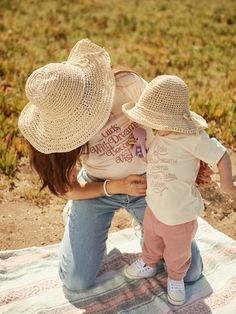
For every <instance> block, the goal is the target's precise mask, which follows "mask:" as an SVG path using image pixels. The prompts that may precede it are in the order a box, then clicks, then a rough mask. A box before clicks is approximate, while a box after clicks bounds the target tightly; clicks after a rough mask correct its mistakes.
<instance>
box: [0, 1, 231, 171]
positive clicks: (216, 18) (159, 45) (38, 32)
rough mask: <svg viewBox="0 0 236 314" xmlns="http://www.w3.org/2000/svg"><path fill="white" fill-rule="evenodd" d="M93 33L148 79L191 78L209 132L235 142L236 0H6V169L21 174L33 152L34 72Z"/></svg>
mask: <svg viewBox="0 0 236 314" xmlns="http://www.w3.org/2000/svg"><path fill="white" fill-rule="evenodd" d="M85 37H87V38H90V39H91V40H93V41H95V42H96V43H98V44H99V45H102V46H104V47H105V48H106V49H107V50H108V51H109V53H110V54H111V57H112V63H113V64H114V65H117V64H119V65H122V66H128V67H130V68H132V69H134V70H135V71H136V72H138V73H139V74H140V75H141V76H143V77H144V78H145V79H146V80H151V79H152V78H153V77H154V76H156V75H159V74H175V75H178V76H180V77H181V78H183V79H184V80H185V81H186V82H187V84H188V85H189V88H190V92H191V93H190V96H191V108H192V109H193V110H195V111H196V112H198V113H199V114H201V115H203V116H204V117H205V119H206V120H207V121H208V123H209V130H208V132H209V134H210V135H214V136H216V137H217V138H218V139H219V140H221V141H222V142H223V143H224V144H226V145H227V146H230V147H231V148H233V149H234V148H235V146H236V141H235V136H236V1H235V0H224V1H223V0H198V1H192V0H181V1H179V0H119V1H117V0H84V1H82V0H81V1H79V0H70V1H67V0H42V1H38V0H24V1H21V0H0V171H2V172H3V173H5V174H7V175H9V176H13V175H14V173H15V170H16V169H17V164H18V161H19V159H20V158H21V157H22V156H23V155H25V154H26V148H25V145H24V143H23V141H22V139H21V136H20V134H19V131H18V129H17V119H18V116H19V113H20V111H21V110H22V108H23V107H24V106H25V105H26V103H27V99H26V97H25V94H24V85H25V82H26V79H27V77H28V76H29V75H30V73H31V72H32V71H33V70H35V69H36V68H38V67H41V66H43V65H45V64H46V63H50V62H61V61H64V60H66V58H67V56H68V53H69V50H70V49H71V48H72V46H73V45H74V44H75V43H76V42H77V41H78V40H80V39H82V38H85Z"/></svg>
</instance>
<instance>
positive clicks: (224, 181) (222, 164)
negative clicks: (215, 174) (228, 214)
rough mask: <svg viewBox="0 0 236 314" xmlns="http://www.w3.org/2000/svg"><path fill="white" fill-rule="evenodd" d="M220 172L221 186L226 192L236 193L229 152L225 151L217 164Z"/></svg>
mask: <svg viewBox="0 0 236 314" xmlns="http://www.w3.org/2000/svg"><path fill="white" fill-rule="evenodd" d="M217 167H218V170H219V174H220V188H221V189H222V191H223V192H225V193H235V192H236V186H235V184H234V182H233V177H232V165H231V160H230V157H229V154H228V153H227V152H225V153H224V155H223V156H222V158H221V159H220V161H219V162H218V164H217Z"/></svg>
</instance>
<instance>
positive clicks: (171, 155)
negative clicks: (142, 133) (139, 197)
mask: <svg viewBox="0 0 236 314" xmlns="http://www.w3.org/2000/svg"><path fill="white" fill-rule="evenodd" d="M225 151H226V149H225V147H224V146H223V145H222V144H221V143H219V142H218V141H217V140H216V139H215V138H209V136H208V135H207V133H206V132H205V131H201V132H200V134H199V135H183V134H176V133H171V134H169V135H167V136H159V135H156V137H155V139H154V140H153V141H152V143H151V145H150V147H149V151H148V154H147V163H148V165H147V196H146V201H147V204H148V206H149V207H150V209H151V210H152V211H153V213H154V215H155V216H156V218H157V219H158V220H160V221H161V222H163V223H165V224H167V225H177V224H182V223H186V222H188V221H192V220H194V219H196V218H197V217H198V216H199V215H201V213H202V212H203V209H204V204H203V200H202V197H201V195H200V192H199V191H198V189H197V187H196V185H195V180H196V177H197V174H198V171H199V166H200V160H202V161H204V162H206V163H207V164H209V165H211V166H215V165H217V163H218V161H219V160H220V159H221V157H222V156H223V154H224V153H225Z"/></svg>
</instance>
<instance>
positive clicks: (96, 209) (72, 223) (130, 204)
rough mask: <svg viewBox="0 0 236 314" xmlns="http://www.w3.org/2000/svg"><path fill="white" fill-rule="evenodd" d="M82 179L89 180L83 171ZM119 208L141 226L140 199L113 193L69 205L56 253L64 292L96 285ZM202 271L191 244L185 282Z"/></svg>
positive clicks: (199, 257) (197, 255)
mask: <svg viewBox="0 0 236 314" xmlns="http://www.w3.org/2000/svg"><path fill="white" fill-rule="evenodd" d="M82 176H83V179H84V180H89V179H88V178H87V177H86V174H85V172H82ZM89 181H91V180H89ZM120 208H125V209H126V210H127V211H128V212H129V213H130V214H131V215H132V216H133V217H134V218H135V220H136V221H137V222H138V223H139V224H140V225H141V226H142V222H143V217H144V211H145V208H146V202H145V198H144V197H136V196H129V195H125V194H116V195H113V196H112V197H97V198H94V199H88V200H79V201H73V202H72V206H71V212H70V215H69V217H68V220H67V223H66V226H65V232H64V237H63V239H62V242H61V245H60V250H59V275H60V278H61V280H62V282H63V284H64V285H65V287H66V288H67V289H69V290H75V291H79V290H83V289H86V288H88V287H90V286H92V285H94V284H95V283H96V276H97V273H98V271H99V268H100V266H101V263H102V260H103V256H104V252H105V249H106V240H107V236H108V230H109V227H110V225H111V221H112V218H113V216H114V214H115V211H116V210H118V209H120ZM202 269H203V264H202V258H201V255H200V252H199V249H198V246H197V244H196V242H195V241H193V242H192V261H191V265H190V268H189V270H188V272H187V274H186V276H185V282H194V281H196V280H197V279H199V278H200V277H201V274H202Z"/></svg>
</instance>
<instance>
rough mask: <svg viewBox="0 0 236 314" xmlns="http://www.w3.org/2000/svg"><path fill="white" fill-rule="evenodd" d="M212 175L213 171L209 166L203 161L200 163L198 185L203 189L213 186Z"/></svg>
mask: <svg viewBox="0 0 236 314" xmlns="http://www.w3.org/2000/svg"><path fill="white" fill-rule="evenodd" d="M212 173H213V171H212V170H211V168H210V167H209V166H208V164H206V163H205V162H203V161H200V169H199V171H198V175H197V178H196V183H197V185H198V186H199V187H203V188H206V187H209V186H211V185H212V179H211V175H212Z"/></svg>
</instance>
